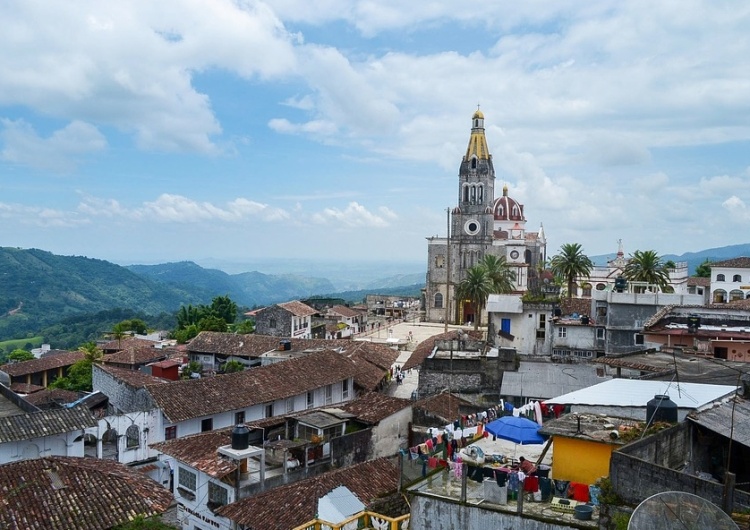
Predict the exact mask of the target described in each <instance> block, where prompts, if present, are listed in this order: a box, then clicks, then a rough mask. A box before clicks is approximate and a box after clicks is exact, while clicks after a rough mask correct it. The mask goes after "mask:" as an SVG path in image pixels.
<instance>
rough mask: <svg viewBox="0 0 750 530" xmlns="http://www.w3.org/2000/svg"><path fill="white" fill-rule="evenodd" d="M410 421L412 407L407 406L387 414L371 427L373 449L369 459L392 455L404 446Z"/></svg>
mask: <svg viewBox="0 0 750 530" xmlns="http://www.w3.org/2000/svg"><path fill="white" fill-rule="evenodd" d="M411 421H412V408H411V407H408V408H405V409H403V410H401V411H399V412H397V413H396V414H392V415H390V416H388V417H387V418H385V419H383V420H382V421H381V422H380V423H379V424H378V425H377V426H375V427H373V437H372V444H373V449H372V454H371V455H370V459H375V458H380V457H381V456H393V455H395V454H397V453H398V451H399V449H402V448H406V447H407V443H408V439H409V424H410V423H411Z"/></svg>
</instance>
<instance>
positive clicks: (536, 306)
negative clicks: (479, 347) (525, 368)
mask: <svg viewBox="0 0 750 530" xmlns="http://www.w3.org/2000/svg"><path fill="white" fill-rule="evenodd" d="M553 309H554V306H553V304H544V303H524V304H523V312H521V313H495V312H493V313H490V315H489V318H490V329H491V330H492V333H491V337H490V338H489V340H490V341H491V342H492V343H493V344H496V345H507V346H508V347H511V348H515V349H516V351H518V353H519V355H549V354H550V353H551V352H552V350H551V345H552V342H553V340H554V336H553V334H552V327H551V322H552V315H553ZM540 314H543V315H545V317H546V318H545V327H544V338H540V339H538V338H537V329H541V328H539V315H540ZM504 318H507V319H510V334H511V335H513V342H512V343H510V344H507V341H506V340H505V339H502V338H498V337H497V332H498V330H500V329H502V320H503V319H504Z"/></svg>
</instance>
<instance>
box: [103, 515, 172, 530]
mask: <svg viewBox="0 0 750 530" xmlns="http://www.w3.org/2000/svg"><path fill="white" fill-rule="evenodd" d="M114 530H175V527H174V526H170V525H168V524H165V523H163V522H162V521H161V519H159V517H148V518H147V517H143V516H142V515H139V516H137V517H136V518H135V519H133V520H132V521H128V522H127V523H123V524H120V525H117V526H115V527H114Z"/></svg>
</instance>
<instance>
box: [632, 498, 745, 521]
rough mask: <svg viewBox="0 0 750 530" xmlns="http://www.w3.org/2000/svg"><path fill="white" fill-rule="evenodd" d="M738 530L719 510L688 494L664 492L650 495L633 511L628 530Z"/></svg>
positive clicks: (708, 502) (704, 500) (702, 499)
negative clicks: (656, 529) (705, 529)
mask: <svg viewBox="0 0 750 530" xmlns="http://www.w3.org/2000/svg"><path fill="white" fill-rule="evenodd" d="M654 528H658V529H659V530H678V529H679V530H698V529H704V528H711V529H712V530H739V527H738V526H737V525H736V524H735V523H734V521H732V519H731V518H730V517H729V516H728V515H727V514H725V513H724V512H723V511H722V510H721V508H719V507H718V506H716V505H715V504H713V503H712V502H710V501H707V500H706V499H704V498H702V497H698V496H697V495H693V494H692V493H684V492H682V491H665V492H663V493H657V494H656V495H652V496H651V497H649V498H648V499H646V500H645V501H643V502H642V503H640V504H639V505H638V507H637V508H636V509H635V510H634V511H633V515H632V517H631V518H630V522H629V523H628V530H652V529H654Z"/></svg>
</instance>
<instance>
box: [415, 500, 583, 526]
mask: <svg viewBox="0 0 750 530" xmlns="http://www.w3.org/2000/svg"><path fill="white" fill-rule="evenodd" d="M565 523H566V524H563V523H562V522H561V521H560V520H552V519H541V518H539V519H536V518H535V519H532V518H531V517H529V516H518V515H516V514H514V513H509V512H501V511H496V510H492V509H489V508H484V507H481V506H467V505H461V504H460V503H458V501H457V500H454V499H445V498H437V497H427V496H423V495H413V496H412V498H411V522H410V524H409V528H410V529H411V530H444V529H446V528H466V529H485V528H486V529H487V530H490V529H492V530H563V529H569V528H587V529H589V530H590V529H591V528H592V527H591V525H590V524H589V525H587V526H586V525H583V524H576V523H575V521H574V520H572V519H567V520H566V521H565Z"/></svg>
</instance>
